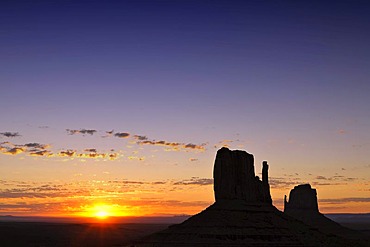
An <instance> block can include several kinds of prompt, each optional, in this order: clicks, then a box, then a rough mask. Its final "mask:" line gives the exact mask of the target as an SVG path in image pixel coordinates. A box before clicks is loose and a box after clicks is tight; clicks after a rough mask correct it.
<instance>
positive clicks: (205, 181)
mask: <svg viewBox="0 0 370 247" xmlns="http://www.w3.org/2000/svg"><path fill="white" fill-rule="evenodd" d="M212 184H213V179H212V178H199V177H192V178H190V179H187V180H181V181H177V182H175V183H174V185H212Z"/></svg>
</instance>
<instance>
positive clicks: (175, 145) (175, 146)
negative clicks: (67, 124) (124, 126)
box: [137, 140, 205, 151]
mask: <svg viewBox="0 0 370 247" xmlns="http://www.w3.org/2000/svg"><path fill="white" fill-rule="evenodd" d="M137 144H140V145H153V146H162V147H167V148H168V149H167V150H173V151H180V150H184V149H191V150H199V151H205V144H201V145H196V144H193V143H188V144H185V143H181V142H167V141H156V140H145V141H138V142H137Z"/></svg>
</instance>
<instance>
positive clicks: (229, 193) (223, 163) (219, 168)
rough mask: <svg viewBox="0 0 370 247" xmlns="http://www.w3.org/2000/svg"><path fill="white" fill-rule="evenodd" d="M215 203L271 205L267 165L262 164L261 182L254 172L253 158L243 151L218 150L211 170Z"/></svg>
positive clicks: (265, 163)
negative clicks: (236, 201)
mask: <svg viewBox="0 0 370 247" xmlns="http://www.w3.org/2000/svg"><path fill="white" fill-rule="evenodd" d="M213 178H214V192H215V200H216V202H218V201H220V200H243V201H246V202H263V203H270V204H271V203H272V200H271V195H270V185H269V184H268V165H267V162H266V161H264V162H263V168H262V181H261V180H260V179H259V177H258V176H255V172H254V157H253V155H252V154H249V153H247V152H245V151H240V150H235V151H231V150H229V149H228V148H225V147H223V148H221V149H220V150H218V152H217V155H216V160H215V165H214V169H213Z"/></svg>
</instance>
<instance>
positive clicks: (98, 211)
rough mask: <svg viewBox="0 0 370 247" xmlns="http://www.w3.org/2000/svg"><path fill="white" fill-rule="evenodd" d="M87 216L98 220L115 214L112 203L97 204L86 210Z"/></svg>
mask: <svg viewBox="0 0 370 247" xmlns="http://www.w3.org/2000/svg"><path fill="white" fill-rule="evenodd" d="M87 214H88V216H90V217H94V218H96V219H99V220H105V219H107V218H109V217H111V216H115V214H116V213H115V211H114V208H113V207H112V205H106V204H97V205H94V206H93V207H91V208H90V209H89V210H88V213H87Z"/></svg>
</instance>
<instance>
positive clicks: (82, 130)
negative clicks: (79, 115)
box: [66, 129, 98, 135]
mask: <svg viewBox="0 0 370 247" xmlns="http://www.w3.org/2000/svg"><path fill="white" fill-rule="evenodd" d="M66 131H67V132H68V134H69V135H75V134H83V135H86V134H89V135H93V134H95V133H96V132H98V131H97V130H93V129H80V130H72V129H66Z"/></svg>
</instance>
